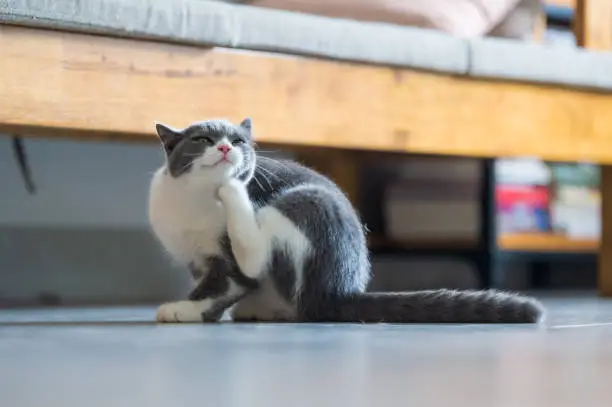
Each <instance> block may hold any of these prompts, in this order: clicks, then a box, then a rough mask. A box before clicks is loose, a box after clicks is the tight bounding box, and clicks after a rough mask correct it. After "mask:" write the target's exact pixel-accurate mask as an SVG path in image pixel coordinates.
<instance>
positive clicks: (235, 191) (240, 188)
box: [218, 179, 249, 205]
mask: <svg viewBox="0 0 612 407" xmlns="http://www.w3.org/2000/svg"><path fill="white" fill-rule="evenodd" d="M218 195H219V199H220V200H221V202H223V203H224V204H226V205H227V204H231V203H233V202H237V201H241V200H245V199H246V200H247V201H248V200H249V195H248V192H247V190H246V185H244V184H243V183H242V182H241V181H239V180H237V179H230V180H228V181H227V182H226V183H224V184H223V185H221V186H220V187H219V191H218Z"/></svg>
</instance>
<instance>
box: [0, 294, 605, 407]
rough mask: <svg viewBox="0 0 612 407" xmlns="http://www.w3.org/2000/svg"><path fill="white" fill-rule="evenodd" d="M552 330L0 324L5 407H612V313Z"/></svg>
mask: <svg viewBox="0 0 612 407" xmlns="http://www.w3.org/2000/svg"><path fill="white" fill-rule="evenodd" d="M545 301H546V304H547V306H548V307H549V310H550V317H549V321H548V323H547V325H546V326H545V327H530V326H469V325H463V326H461V325H455V326H440V325H435V326H423V325H310V324H304V325H289V324H278V325H272V324H260V325H255V324H249V325H247V324H243V325H233V324H218V325H182V326H181V325H175V326H159V325H155V324H152V323H150V322H149V321H150V320H151V319H152V318H153V315H154V308H149V307H133V308H91V309H56V310H4V311H0V406H2V407H26V406H27V407H29V406H46V407H55V406H58V407H59V406H61V407H86V406H87V407H95V406H109V407H122V406H129V407H138V406H147V407H156V406H164V407H178V406H201V407H203V406H206V407H224V406H240V407H245V406H262V407H276V406H283V407H286V406H291V407H301V406H305V407H306V406H308V407H313V406H315V407H325V406H337V407H343V406H353V407H360V406H376V407H379V406H419V407H421V406H448V405H451V406H469V407H481V406H482V407H502V406H503V407H549V406H550V407H565V406H568V407H570V406H571V407H577V406H580V407H589V406H594V407H595V406H596V407H605V406H611V405H612V301H602V300H597V299H595V298H594V297H588V298H587V297H584V296H572V297H565V298H549V299H546V300H545Z"/></svg>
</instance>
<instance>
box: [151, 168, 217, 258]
mask: <svg viewBox="0 0 612 407" xmlns="http://www.w3.org/2000/svg"><path fill="white" fill-rule="evenodd" d="M149 222H150V224H151V227H152V229H153V232H154V233H155V235H156V236H157V238H158V239H159V240H160V242H161V243H162V245H163V246H164V248H165V249H166V250H167V251H168V252H169V253H170V254H171V255H172V257H173V258H174V259H175V260H176V261H177V262H179V263H181V264H183V265H188V264H189V263H192V262H193V263H196V264H201V261H202V259H203V257H204V256H205V255H211V254H218V253H219V252H220V247H219V237H220V236H221V235H222V234H224V233H225V230H226V223H225V209H224V207H223V205H221V203H220V202H219V201H218V200H217V198H216V187H214V186H212V185H211V186H207V185H199V186H198V187H194V186H193V185H188V184H187V183H186V182H184V181H182V180H181V179H180V178H179V179H173V178H171V177H170V176H169V175H167V174H165V173H164V171H163V169H160V170H158V171H157V172H156V173H155V175H154V176H153V180H152V182H151V189H150V191H149Z"/></svg>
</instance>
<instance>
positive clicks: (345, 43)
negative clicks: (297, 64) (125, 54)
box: [0, 0, 467, 73]
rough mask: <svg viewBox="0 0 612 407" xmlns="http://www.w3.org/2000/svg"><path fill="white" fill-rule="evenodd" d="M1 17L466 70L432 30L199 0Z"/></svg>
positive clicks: (44, 9)
mask: <svg viewBox="0 0 612 407" xmlns="http://www.w3.org/2000/svg"><path fill="white" fill-rule="evenodd" d="M0 21H8V22H12V23H19V24H24V25H30V26H39V27H51V28H57V29H69V30H78V31H83V32H94V33H103V34H108V35H116V36H123V37H139V38H152V39H162V40H168V41H173V42H177V41H178V42H184V43H192V44H202V45H213V46H223V47H234V48H244V49H253V50H266V51H278V52H285V53H292V54H305V55H312V56H318V57H325V58H331V59H339V60H348V61H358V62H367V63H376V64H384V65H394V66H410V67H414V68H419V69H428V70H433V71H440V72H448V73H465V72H466V69H467V49H466V47H467V44H466V43H465V41H462V40H460V39H458V38H453V37H450V36H447V35H444V34H441V33H438V32H435V31H425V30H420V29H416V28H404V27H400V26H394V25H390V24H377V23H369V24H364V23H360V22H356V21H351V20H342V19H333V18H327V17H320V16H314V15H307V14H301V13H291V12H286V11H279V10H269V9H264V8H260V7H250V6H244V5H234V4H227V3H225V2H219V1H204V0H174V1H168V0H62V1H56V0H0Z"/></svg>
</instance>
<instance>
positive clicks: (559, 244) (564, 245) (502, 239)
mask: <svg viewBox="0 0 612 407" xmlns="http://www.w3.org/2000/svg"><path fill="white" fill-rule="evenodd" d="M497 247H498V248H499V249H500V250H502V251H522V252H557V253H567V252H574V253H596V252H597V249H598V247H599V241H598V240H596V239H573V238H570V237H567V236H564V235H557V234H553V233H508V234H502V235H499V236H498V237H497Z"/></svg>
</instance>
